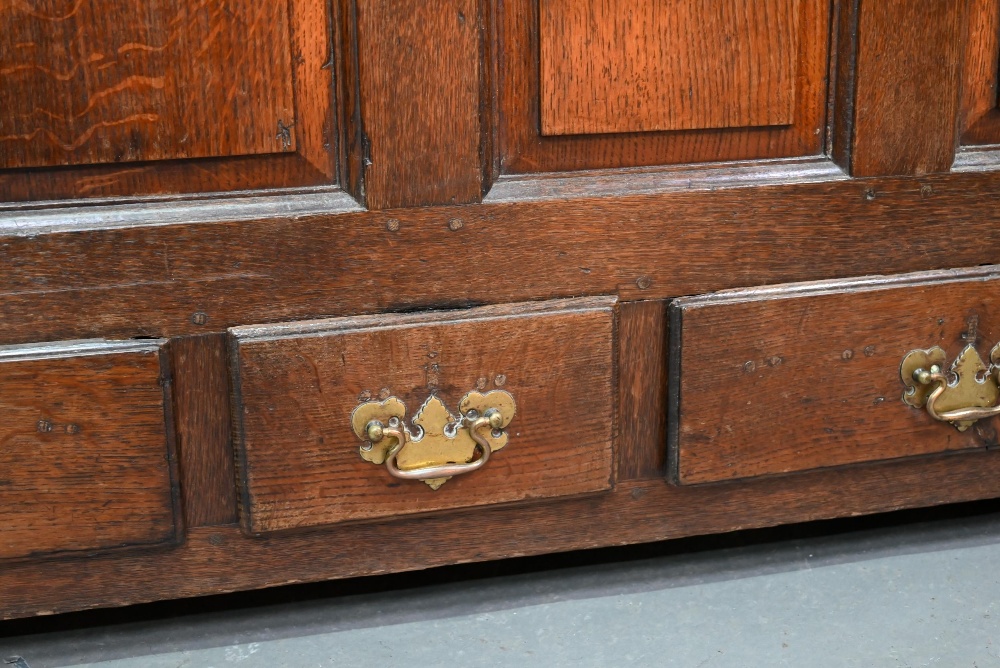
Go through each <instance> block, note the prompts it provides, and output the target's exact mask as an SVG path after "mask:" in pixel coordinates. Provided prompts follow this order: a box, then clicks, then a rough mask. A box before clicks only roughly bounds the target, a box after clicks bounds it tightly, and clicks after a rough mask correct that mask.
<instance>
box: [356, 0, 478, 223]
mask: <svg viewBox="0 0 1000 668" xmlns="http://www.w3.org/2000/svg"><path fill="white" fill-rule="evenodd" d="M357 21H358V51H359V62H360V71H359V76H360V82H361V83H360V95H361V113H362V115H363V118H364V121H363V122H364V132H365V135H366V138H367V141H368V142H369V154H368V164H367V167H366V170H365V195H366V203H367V205H368V207H369V208H371V209H387V208H393V207H404V206H426V205H429V204H446V203H459V204H460V203H465V202H476V201H478V200H479V199H480V198H481V195H482V182H483V175H482V167H481V163H480V150H481V143H482V129H481V127H480V122H479V113H480V93H481V86H482V78H481V64H480V15H479V2H478V1H477V0H442V1H440V2H423V1H422V0H371V1H369V2H361V3H358V4H357Z"/></svg>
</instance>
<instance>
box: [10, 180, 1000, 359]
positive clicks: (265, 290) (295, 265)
mask: <svg viewBox="0 0 1000 668" xmlns="http://www.w3.org/2000/svg"><path fill="white" fill-rule="evenodd" d="M789 178H794V175H791V176H789ZM712 185H713V186H716V187H718V188H719V189H717V190H715V191H713V192H712V193H711V195H710V196H709V195H708V194H707V192H706V191H702V190H694V191H681V192H664V193H660V194H634V195H632V194H628V191H627V190H625V191H624V192H623V194H620V195H617V196H614V197H602V198H588V197H586V196H585V194H586V190H585V189H584V190H583V191H582V193H580V192H578V193H576V195H575V196H574V197H572V198H570V199H558V198H556V199H549V200H544V201H526V202H521V203H517V202H515V203H502V204H487V205H477V206H466V207H439V208H434V207H428V208H423V209H411V210H399V211H393V212H391V213H388V214H387V213H378V212H358V213H345V214H340V215H331V216H315V217H311V218H299V219H281V220H264V221H239V222H233V223H227V222H221V221H220V222H211V223H200V224H190V225H174V226H170V227H134V228H128V229H114V230H103V231H91V232H78V233H61V234H51V235H42V236H38V237H34V238H32V237H4V238H0V256H2V257H3V259H4V262H5V265H4V266H5V267H7V268H9V270H8V271H3V272H0V312H2V313H6V314H12V315H11V316H10V317H5V318H0V342H7V343H15V342H20V341H25V340H29V341H30V340H58V339H71V338H86V337H93V336H108V337H113V338H123V337H126V338H127V337H131V336H140V335H141V336H179V335H183V334H202V333H207V332H212V331H214V332H217V331H221V330H224V329H225V328H226V327H231V326H237V325H241V324H246V323H250V322H279V321H285V320H297V319H304V318H315V317H330V316H335V315H352V314H359V313H373V312H378V311H384V310H400V309H407V310H412V309H416V308H430V307H442V306H448V305H452V306H461V305H463V304H469V303H470V302H471V303H507V302H517V301H527V300H532V299H541V298H557V297H564V296H575V295H600V294H618V295H619V297H621V298H622V299H623V300H637V299H656V298H665V297H670V296H676V295H683V294H701V293H705V292H711V291H714V290H721V289H726V288H733V287H740V286H748V285H763V284H769V283H780V282H790V281H802V280H819V279H826V278H836V277H849V276H859V275H865V274H870V273H904V272H908V271H918V270H925V269H943V268H949V267H962V266H975V265H977V264H986V263H990V262H992V261H995V260H996V257H995V253H994V252H993V249H995V248H996V247H997V245H998V244H1000V174H998V173H997V172H988V173H974V174H973V173H970V174H953V175H937V176H933V177H925V178H922V179H916V178H894V179H877V180H870V181H847V180H844V181H833V182H824V183H806V184H793V185H778V186H771V187H766V188H728V189H727V188H724V187H722V186H723V185H724V184H722V183H721V182H720V181H719V180H715V181H713V182H712ZM704 187H706V188H707V187H708V186H704ZM219 213H220V217H223V216H225V215H226V211H225V209H220V212H219ZM223 220H224V218H223ZM392 221H395V222H392ZM452 227H455V228H456V229H454V230H453V229H451V228H452ZM956 229H961V230H962V233H961V234H958V233H956ZM817 230H822V234H818V233H817ZM901 240H905V244H904V243H902V242H901ZM80 258H87V261H86V262H81V261H80ZM199 312H201V313H205V314H207V316H208V320H207V324H205V325H200V324H197V323H196V322H195V321H193V320H192V316H193V315H194V314H195V313H199ZM81 313H86V314H87V317H86V318H81V317H80V314H81Z"/></svg>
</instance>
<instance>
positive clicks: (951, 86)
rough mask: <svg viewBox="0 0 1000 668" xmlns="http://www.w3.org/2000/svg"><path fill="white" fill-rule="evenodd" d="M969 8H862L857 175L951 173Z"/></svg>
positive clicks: (891, 0)
mask: <svg viewBox="0 0 1000 668" xmlns="http://www.w3.org/2000/svg"><path fill="white" fill-rule="evenodd" d="M964 6H965V2H964V1H963V2H930V3H915V2H910V1H909V0H883V1H880V2H871V3H861V7H860V12H861V13H860V16H859V19H858V38H857V39H858V46H857V68H856V73H855V97H854V114H855V118H854V136H853V141H854V146H853V149H852V160H851V165H852V167H851V173H852V174H854V175H855V176H874V175H885V174H917V175H921V174H929V173H933V172H943V171H947V170H948V169H950V168H951V164H952V162H953V161H954V157H955V148H956V144H957V119H958V114H959V89H960V79H961V60H962V58H961V56H962V41H963V35H964V29H963V21H964V14H965V11H964Z"/></svg>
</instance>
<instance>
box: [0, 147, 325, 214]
mask: <svg viewBox="0 0 1000 668" xmlns="http://www.w3.org/2000/svg"><path fill="white" fill-rule="evenodd" d="M329 184H330V178H329V177H328V176H326V175H325V174H323V173H322V172H320V171H319V170H318V169H316V167H315V166H313V165H312V164H310V163H309V161H308V160H305V159H304V158H302V156H300V155H299V154H297V153H280V154H279V153H272V154H269V155H257V156H245V155H244V156H233V157H229V158H199V159H196V160H163V161H154V162H139V163H127V164H126V163H122V164H109V165H82V166H79V167H66V168H59V169H29V170H2V171H0V200H2V201H3V202H24V203H25V204H28V203H31V202H34V201H38V200H41V201H48V200H81V199H82V200H86V199H91V198H92V199H109V198H119V199H130V198H141V197H143V196H147V195H153V196H155V195H166V196H177V195H197V194H199V193H217V192H226V191H245V190H262V189H265V188H267V189H287V188H295V187H303V186H324V185H329Z"/></svg>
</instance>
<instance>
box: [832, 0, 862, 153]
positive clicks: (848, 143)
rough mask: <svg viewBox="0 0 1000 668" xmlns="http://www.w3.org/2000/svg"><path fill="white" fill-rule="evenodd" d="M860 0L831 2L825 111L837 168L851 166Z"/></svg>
mask: <svg viewBox="0 0 1000 668" xmlns="http://www.w3.org/2000/svg"><path fill="white" fill-rule="evenodd" d="M860 4H861V0H836V1H835V2H834V5H833V6H834V20H833V34H832V35H831V39H830V43H831V45H832V46H833V55H832V57H831V58H830V81H831V82H832V85H831V87H830V88H831V90H830V105H829V111H828V116H829V118H828V120H827V123H828V132H829V137H828V138H827V155H829V156H830V157H831V158H833V160H834V162H836V163H837V164H838V165H839V166H840V168H841V169H843V170H845V171H850V169H851V149H852V148H853V143H854V79H855V77H856V76H857V65H858V16H859V14H860V13H861V8H860Z"/></svg>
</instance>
